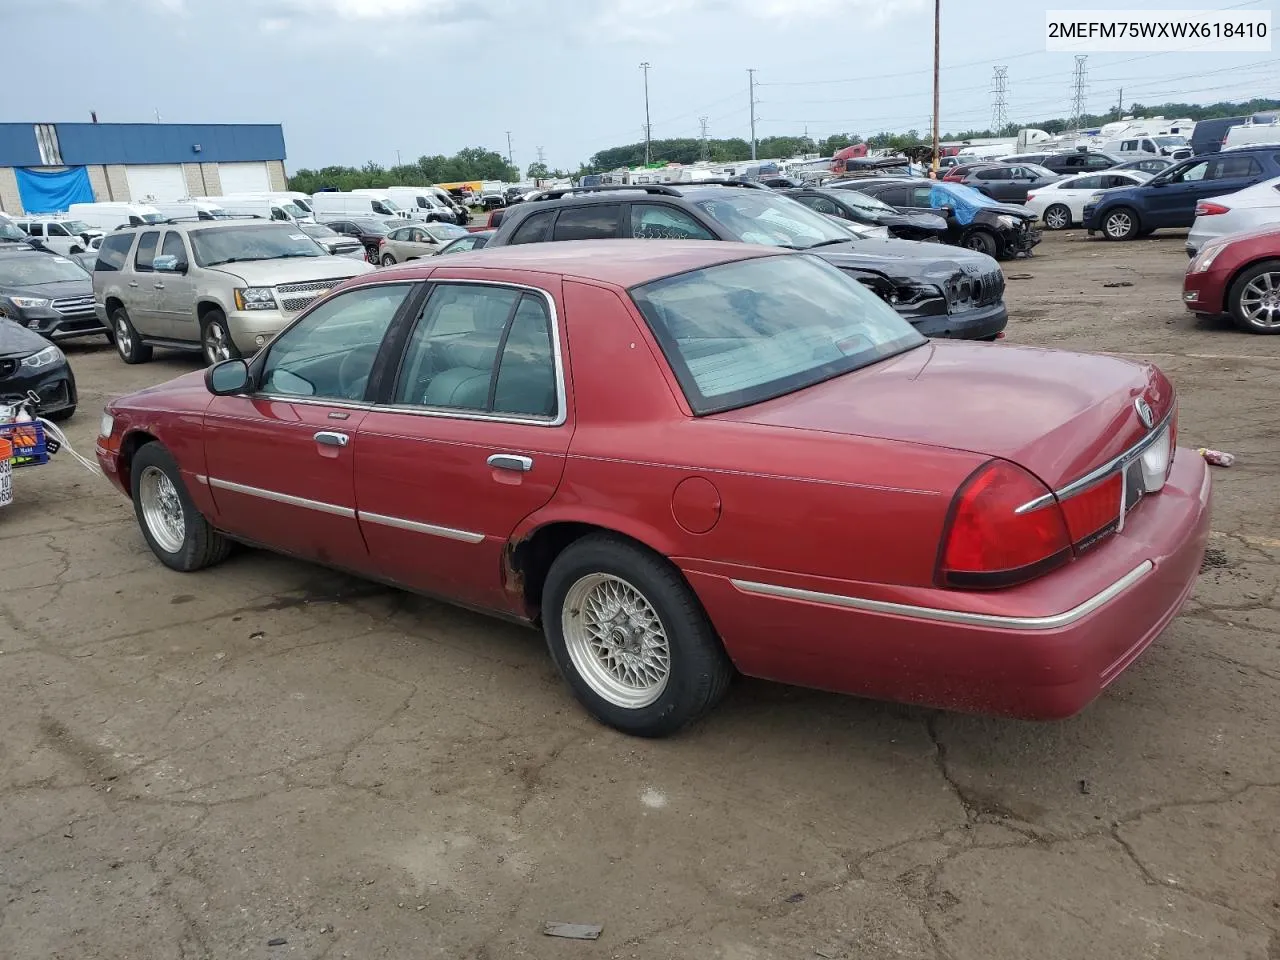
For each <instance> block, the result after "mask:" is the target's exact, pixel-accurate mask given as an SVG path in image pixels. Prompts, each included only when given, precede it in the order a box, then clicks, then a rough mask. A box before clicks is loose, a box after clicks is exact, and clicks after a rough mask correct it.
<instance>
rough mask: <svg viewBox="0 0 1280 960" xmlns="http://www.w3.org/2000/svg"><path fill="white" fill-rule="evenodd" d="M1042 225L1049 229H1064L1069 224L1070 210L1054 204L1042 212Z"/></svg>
mask: <svg viewBox="0 0 1280 960" xmlns="http://www.w3.org/2000/svg"><path fill="white" fill-rule="evenodd" d="M1044 225H1045V226H1046V227H1048V228H1049V229H1050V230H1065V229H1066V228H1067V227H1069V226H1071V211H1069V210H1068V209H1067V208H1066V207H1064V206H1062V205H1061V204H1055V205H1054V206H1052V207H1050V208H1049V209H1048V210H1046V211H1045V212H1044Z"/></svg>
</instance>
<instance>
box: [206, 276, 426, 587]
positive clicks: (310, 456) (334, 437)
mask: <svg viewBox="0 0 1280 960" xmlns="http://www.w3.org/2000/svg"><path fill="white" fill-rule="evenodd" d="M412 289H413V284H410V283H396V284H379V285H376V286H365V287H357V288H355V289H354V290H350V291H348V292H346V293H343V294H341V295H339V296H336V297H334V298H333V299H331V300H328V301H326V302H324V303H322V304H320V305H319V306H317V307H316V308H315V309H314V310H312V311H310V312H309V313H307V314H305V315H303V316H302V317H301V318H299V319H298V321H297V322H296V323H294V324H293V325H292V326H291V327H289V328H288V329H287V330H285V331H284V332H283V333H281V334H280V335H279V336H278V337H276V338H275V339H274V340H273V341H272V342H271V344H270V346H269V347H268V348H267V349H266V351H265V356H264V357H263V358H262V360H261V361H258V362H255V364H254V368H255V379H256V382H257V383H259V384H261V386H260V387H259V388H258V389H257V390H256V391H255V392H254V393H253V394H251V395H249V396H236V397H217V398H215V399H214V401H213V403H211V404H210V405H209V408H208V410H207V411H206V412H205V461H206V469H207V470H208V483H209V486H210V489H211V491H212V494H213V499H214V502H215V503H216V504H217V513H218V520H217V523H218V526H220V527H222V528H223V529H225V530H227V531H228V532H230V533H232V534H234V535H237V536H240V537H243V538H245V539H247V540H252V541H254V542H256V543H261V544H262V545H264V546H267V547H271V548H273V549H277V550H281V551H283V552H285V553H289V554H293V555H294V556H298V557H302V558H304V559H308V560H318V561H321V562H324V563H329V564H331V565H333V566H338V567H343V568H346V569H349V570H355V571H359V572H367V571H369V569H370V564H369V553H368V549H367V548H366V547H365V543H364V539H363V537H361V535H360V526H359V524H358V523H357V521H356V501H355V472H354V471H355V453H356V447H355V440H356V435H357V431H358V430H359V429H360V426H361V423H362V421H363V420H364V418H365V416H366V413H367V411H368V408H369V404H368V402H367V400H366V393H367V391H368V389H369V380H370V377H371V375H372V371H373V369H374V363H375V360H376V358H377V356H378V353H379V350H380V349H382V344H383V341H384V339H385V338H386V335H387V332H388V330H389V329H390V328H391V324H392V321H393V319H394V318H395V316H396V313H397V311H398V310H399V309H400V308H401V306H402V304H403V303H404V302H405V301H406V300H407V298H408V295H409V292H410V291H411V290H412Z"/></svg>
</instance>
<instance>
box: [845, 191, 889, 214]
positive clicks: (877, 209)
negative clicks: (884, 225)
mask: <svg viewBox="0 0 1280 960" xmlns="http://www.w3.org/2000/svg"><path fill="white" fill-rule="evenodd" d="M837 196H838V197H839V198H840V201H841V202H842V203H844V204H845V205H846V206H850V207H857V208H858V209H859V210H865V211H867V212H868V213H897V212H898V211H897V210H895V209H893V207H891V206H889V205H888V204H887V203H885V202H884V201H883V200H877V199H876V198H875V197H871V196H868V195H867V194H865V193H863V192H862V191H861V190H841V191H840V192H839V193H838V194H837Z"/></svg>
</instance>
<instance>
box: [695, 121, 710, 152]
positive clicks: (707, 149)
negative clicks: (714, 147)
mask: <svg viewBox="0 0 1280 960" xmlns="http://www.w3.org/2000/svg"><path fill="white" fill-rule="evenodd" d="M710 122H711V118H710V117H699V118H698V123H700V124H702V162H703V163H706V162H707V161H708V160H710V159H711V141H709V140H708V139H707V124H708V123H710Z"/></svg>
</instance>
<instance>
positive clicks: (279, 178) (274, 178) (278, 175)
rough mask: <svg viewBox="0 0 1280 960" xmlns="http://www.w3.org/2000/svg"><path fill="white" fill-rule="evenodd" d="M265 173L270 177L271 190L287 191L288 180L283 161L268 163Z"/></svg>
mask: <svg viewBox="0 0 1280 960" xmlns="http://www.w3.org/2000/svg"><path fill="white" fill-rule="evenodd" d="M267 173H268V174H269V175H270V177H271V189H272V190H288V189H289V178H288V176H287V175H286V174H285V171H284V161H283V160H271V161H268V163H267Z"/></svg>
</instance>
